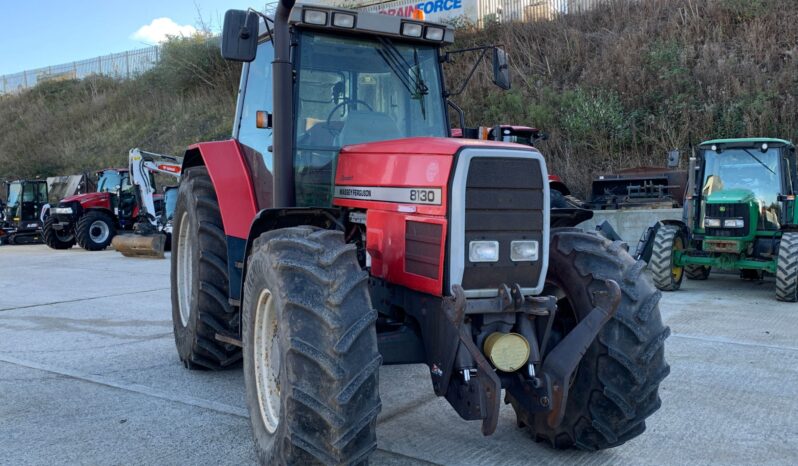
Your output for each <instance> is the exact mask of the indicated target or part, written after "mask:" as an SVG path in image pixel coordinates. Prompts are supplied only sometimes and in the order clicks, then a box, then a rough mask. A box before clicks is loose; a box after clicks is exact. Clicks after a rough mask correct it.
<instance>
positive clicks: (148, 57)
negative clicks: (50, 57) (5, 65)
mask: <svg viewBox="0 0 798 466" xmlns="http://www.w3.org/2000/svg"><path fill="white" fill-rule="evenodd" d="M159 59H160V48H159V47H158V46H152V47H147V48H143V49H137V50H128V51H126V52H121V53H114V54H112V55H104V56H101V57H97V58H91V59H88V60H81V61H76V62H72V63H64V64H62V65H53V66H47V67H44V68H38V69H35V70H27V71H22V72H20V73H15V74H7V75H4V76H0V94H5V93H13V92H18V91H20V90H22V89H27V88H30V87H33V86H35V85H37V84H39V83H41V82H45V81H64V80H68V79H83V78H85V77H86V76H91V75H104V76H111V77H114V78H125V79H127V78H131V77H134V76H136V75H139V74H141V73H143V72H145V71H147V70H149V69H150V68H152V67H153V66H155V64H156V63H158V60H159Z"/></svg>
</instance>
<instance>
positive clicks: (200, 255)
mask: <svg viewBox="0 0 798 466" xmlns="http://www.w3.org/2000/svg"><path fill="white" fill-rule="evenodd" d="M172 235H173V237H172V241H173V245H174V248H173V250H172V258H171V282H172V325H173V328H174V335H175V345H176V346H177V354H178V356H179V357H180V361H182V362H183V365H184V366H186V367H187V368H189V369H211V370H219V369H223V368H225V367H228V366H231V365H233V364H234V363H236V362H237V361H239V360H240V359H241V350H240V348H238V347H237V346H234V345H231V344H228V343H223V342H220V341H218V340H216V334H217V333H220V334H228V335H238V326H239V311H238V309H237V308H236V307H233V306H231V305H230V303H229V302H228V300H227V299H228V297H229V296H230V294H229V279H228V276H227V240H226V238H225V235H224V229H223V226H222V216H221V213H220V212H219V203H218V201H217V199H216V191H215V190H214V188H213V183H212V182H211V178H210V176H208V171H207V170H206V169H205V167H194V168H189V169H188V170H186V171H185V173H184V177H183V181H182V182H181V183H180V192H179V194H178V198H177V205H176V207H175V218H174V229H173V230H172Z"/></svg>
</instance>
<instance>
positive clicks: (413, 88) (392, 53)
mask: <svg viewBox="0 0 798 466" xmlns="http://www.w3.org/2000/svg"><path fill="white" fill-rule="evenodd" d="M380 43H381V44H382V46H383V47H385V50H384V51H383V50H377V52H378V53H379V55H380V57H382V59H383V60H384V61H385V63H387V64H388V67H389V68H391V71H393V72H394V74H396V76H397V77H398V78H399V80H400V81H401V82H402V84H403V85H404V86H405V89H407V92H409V93H410V95H411V96H412V97H413V99H418V100H421V98H422V97H423V96H425V95H427V94H429V88H428V87H427V85H426V84H425V83H424V80H423V79H422V78H421V69H420V66H419V64H418V49H416V48H415V47H414V48H413V57H414V61H415V66H413V65H411V64H410V63H408V62H407V60H405V58H404V57H403V56H402V53H401V52H399V50H398V49H397V48H396V46H395V45H393V42H391V41H390V39H388V38H385V37H380ZM402 68H404V69H407V70H410V71H409V72H407V73H405V72H403V71H402ZM411 77H412V78H413V81H412V82H411V81H410V78H411Z"/></svg>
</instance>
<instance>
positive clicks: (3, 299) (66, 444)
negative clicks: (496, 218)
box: [0, 245, 798, 465]
mask: <svg viewBox="0 0 798 466" xmlns="http://www.w3.org/2000/svg"><path fill="white" fill-rule="evenodd" d="M169 295H170V293H169V261H168V260H153V259H131V258H124V257H122V256H121V255H120V254H118V253H117V252H114V251H110V250H109V251H103V252H86V251H84V250H82V249H79V248H73V249H71V250H68V251H53V250H50V249H49V248H47V247H46V246H42V245H35V246H2V247H0V464H10V465H20V464H42V465H53V464H251V463H253V462H254V461H255V458H254V455H253V451H252V440H251V434H250V427H249V420H248V419H247V410H246V405H245V403H244V385H243V377H242V374H241V370H240V368H235V369H232V370H228V371H224V372H218V373H213V372H197V371H188V370H186V369H184V368H183V366H182V365H181V364H180V362H179V360H178V358H177V353H176V351H175V346H174V340H173V337H172V321H171V305H170V298H169ZM661 309H662V313H663V317H664V320H665V322H666V324H668V325H670V327H671V329H672V336H671V337H670V339H669V340H668V341H667V343H666V357H667V360H668V362H669V364H670V365H671V375H670V376H669V377H668V378H667V379H666V380H665V381H664V382H663V384H662V386H661V391H660V394H661V397H662V408H661V409H660V410H659V411H658V412H657V413H656V414H654V415H653V416H652V417H651V418H650V419H649V420H648V423H647V424H648V429H647V431H646V432H645V433H644V434H643V435H642V436H640V437H638V438H636V439H634V440H632V441H630V442H628V443H626V444H624V445H622V446H620V447H618V448H615V449H612V450H607V451H602V452H597V453H587V452H581V451H576V450H571V451H554V450H551V449H550V448H548V447H546V446H545V445H543V444H538V443H535V442H534V441H532V439H531V438H530V437H529V435H528V434H527V433H526V432H525V431H523V430H520V429H518V428H517V427H516V424H515V415H514V413H513V412H512V409H511V408H509V407H508V406H505V407H504V408H503V410H502V413H501V419H500V422H499V427H498V430H497V432H496V433H495V434H494V435H493V436H491V437H483V436H482V435H481V433H480V424H479V423H478V422H466V421H463V420H461V419H460V418H459V417H458V416H457V414H456V413H455V412H454V410H453V409H452V408H450V407H449V406H448V404H447V403H446V401H445V400H443V399H438V398H436V397H435V396H434V395H433V392H432V385H431V383H430V380H429V376H428V369H427V368H426V366H423V365H417V366H395V367H383V368H382V369H381V371H380V387H381V397H382V404H383V409H382V413H381V415H380V417H379V421H378V428H377V434H378V440H379V450H378V451H377V452H376V454H375V455H374V457H373V458H372V464H376V465H400V464H401V465H405V464H411V465H414V464H418V465H425V464H451V465H490V464H502V465H524V464H552V465H555V464H563V465H566V464H567V465H572V464H582V465H604V464H606V465H646V464H652V465H670V464H672V465H683V464H690V465H703V464H714V465H751V464H771V465H782V464H783V465H794V464H798V304H787V303H779V302H777V301H775V299H774V285H773V282H772V280H765V281H764V282H746V281H741V280H740V279H738V278H737V277H735V276H732V275H721V274H716V275H713V276H712V277H710V280H708V281H706V282H692V281H687V280H685V282H684V284H683V287H682V290H680V291H678V292H674V293H664V294H663V299H662V302H661Z"/></svg>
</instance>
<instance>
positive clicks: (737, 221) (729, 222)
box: [723, 218, 745, 228]
mask: <svg viewBox="0 0 798 466" xmlns="http://www.w3.org/2000/svg"><path fill="white" fill-rule="evenodd" d="M744 226H745V220H743V219H741V218H727V219H726V220H724V221H723V227H724V228H743V227H744Z"/></svg>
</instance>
